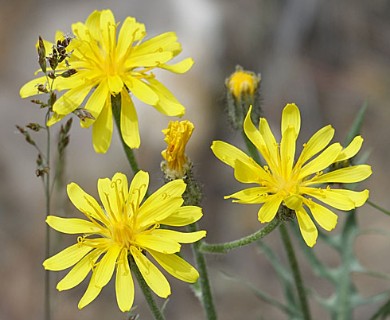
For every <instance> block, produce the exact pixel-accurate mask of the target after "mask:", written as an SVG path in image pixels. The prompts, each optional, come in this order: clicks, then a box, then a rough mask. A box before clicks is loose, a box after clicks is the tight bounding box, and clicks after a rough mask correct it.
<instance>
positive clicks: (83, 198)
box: [67, 182, 109, 225]
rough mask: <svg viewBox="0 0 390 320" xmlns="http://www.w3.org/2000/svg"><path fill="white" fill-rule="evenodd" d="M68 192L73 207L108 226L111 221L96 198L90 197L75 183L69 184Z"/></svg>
mask: <svg viewBox="0 0 390 320" xmlns="http://www.w3.org/2000/svg"><path fill="white" fill-rule="evenodd" d="M67 192H68V197H69V199H70V201H72V203H73V205H74V206H75V207H76V208H77V209H78V210H80V211H81V212H82V213H84V214H85V215H86V217H87V218H92V219H96V220H98V221H100V222H102V223H103V224H105V225H108V223H109V221H108V220H107V217H106V215H105V214H104V212H103V210H102V208H101V207H100V205H99V204H98V202H97V201H96V200H95V198H93V197H92V196H90V195H89V194H88V193H86V192H85V191H84V190H83V189H81V188H80V187H79V186H78V185H77V184H76V183H73V182H72V183H70V184H68V186H67Z"/></svg>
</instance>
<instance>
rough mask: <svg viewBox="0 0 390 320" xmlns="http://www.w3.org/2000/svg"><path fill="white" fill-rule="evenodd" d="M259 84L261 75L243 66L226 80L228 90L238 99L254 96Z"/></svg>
mask: <svg viewBox="0 0 390 320" xmlns="http://www.w3.org/2000/svg"><path fill="white" fill-rule="evenodd" d="M259 84H260V76H257V75H255V74H254V73H253V72H250V71H245V70H243V69H242V68H241V67H237V70H236V71H235V72H234V73H233V74H232V75H231V76H230V77H229V78H228V79H227V80H226V86H227V88H228V90H229V91H230V92H231V94H232V95H233V97H234V98H235V99H237V100H242V99H243V97H245V96H250V97H252V98H253V96H254V94H255V91H256V90H257V88H258V86H259Z"/></svg>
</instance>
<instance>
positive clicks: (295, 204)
mask: <svg viewBox="0 0 390 320" xmlns="http://www.w3.org/2000/svg"><path fill="white" fill-rule="evenodd" d="M302 202H303V197H302V196H300V195H296V194H292V195H290V196H288V197H287V198H285V199H284V200H283V203H284V205H285V206H286V207H287V208H289V209H291V210H294V211H295V210H299V208H300V207H302Z"/></svg>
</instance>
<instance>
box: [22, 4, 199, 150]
mask: <svg viewBox="0 0 390 320" xmlns="http://www.w3.org/2000/svg"><path fill="white" fill-rule="evenodd" d="M117 29H119V23H117V22H116V21H115V18H114V15H113V13H112V12H111V11H110V10H102V11H94V12H93V13H92V14H91V15H90V16H89V17H88V19H87V20H86V22H85V24H84V23H81V22H78V23H75V24H73V25H72V31H73V33H74V35H75V37H74V39H72V41H71V43H70V45H69V47H68V50H70V51H71V52H72V54H71V56H70V57H69V59H68V63H69V65H70V67H71V68H73V69H75V70H76V71H77V73H76V74H75V75H73V76H72V77H70V78H67V79H61V85H60V86H59V87H55V88H56V89H58V90H67V91H66V92H65V93H64V94H63V95H62V96H61V97H60V98H59V99H58V100H57V101H56V102H55V104H54V106H53V111H54V114H53V116H52V118H51V119H49V121H48V124H49V125H52V124H54V123H56V122H58V121H60V120H61V119H62V118H64V117H65V116H66V115H68V114H70V113H71V112H73V111H75V110H76V109H77V108H79V107H80V106H81V105H82V104H83V101H84V100H85V99H87V101H86V103H85V110H86V111H87V112H88V113H89V114H91V116H92V117H91V118H92V119H89V118H87V119H83V121H81V126H82V127H84V128H87V127H89V126H91V125H93V128H92V140H93V146H94V149H95V151H96V152H101V153H105V152H106V151H107V150H108V148H109V146H110V143H111V137H112V131H113V119H112V112H113V111H112V104H111V98H112V97H113V96H117V95H120V97H121V111H120V118H121V120H120V130H121V134H122V137H123V139H124V141H125V142H126V144H127V145H128V146H129V147H130V148H138V147H139V145H140V137H139V130H138V119H137V113H136V111H135V108H134V104H133V101H132V97H131V95H130V93H131V94H132V95H134V96H135V97H136V98H138V99H139V100H141V101H142V102H144V103H146V104H149V105H152V106H154V107H155V108H156V109H157V110H158V111H159V112H161V113H163V114H165V115H168V116H182V115H183V114H184V112H185V108H184V107H183V106H182V105H181V104H180V103H179V102H178V101H177V100H176V98H175V97H174V96H173V94H172V93H171V92H170V91H169V90H168V89H167V88H166V87H165V86H164V85H163V84H162V83H160V82H159V81H158V80H157V79H156V78H155V75H154V74H153V73H152V72H151V70H153V69H156V68H160V69H165V70H168V71H171V72H175V73H184V72H186V71H188V70H189V69H190V68H191V66H192V64H193V60H192V59H191V58H187V59H184V60H182V61H180V62H178V63H176V64H174V65H167V64H166V63H167V62H168V61H170V60H172V59H173V58H174V57H176V56H177V55H178V54H179V53H180V52H181V45H180V43H179V42H177V36H176V34H175V33H174V32H166V33H163V34H161V35H158V36H156V37H154V38H151V39H149V40H146V41H144V42H142V41H143V39H144V38H145V36H146V31H145V26H144V25H143V24H142V23H139V22H137V21H136V20H135V18H132V17H127V18H126V19H125V20H124V22H123V23H122V27H121V28H120V30H119V34H118V36H117ZM45 82H46V78H45V77H41V78H39V79H35V80H33V81H30V82H29V83H27V84H25V85H24V86H23V87H22V88H21V90H20V94H21V96H22V97H28V96H31V95H34V94H38V91H37V88H36V85H37V83H45ZM88 95H89V97H88V98H87V96H88Z"/></svg>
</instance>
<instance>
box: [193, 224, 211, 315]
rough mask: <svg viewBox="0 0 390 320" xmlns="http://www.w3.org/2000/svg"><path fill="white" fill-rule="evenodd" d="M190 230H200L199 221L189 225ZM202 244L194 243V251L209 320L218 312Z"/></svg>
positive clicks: (199, 242)
mask: <svg viewBox="0 0 390 320" xmlns="http://www.w3.org/2000/svg"><path fill="white" fill-rule="evenodd" d="M188 230H189V231H191V232H195V231H198V230H199V228H198V225H197V223H193V224H190V225H188ZM201 245H202V242H201V241H198V242H195V243H193V244H192V252H193V253H194V257H195V262H196V266H197V269H198V271H199V280H198V281H199V285H200V289H201V291H202V297H201V301H202V304H203V308H204V311H205V313H206V316H207V319H208V320H216V319H217V312H216V310H215V306H214V301H213V295H212V293H211V286H210V281H209V276H208V272H207V265H206V258H205V256H204V255H203V253H202V252H201V250H200V247H201Z"/></svg>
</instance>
